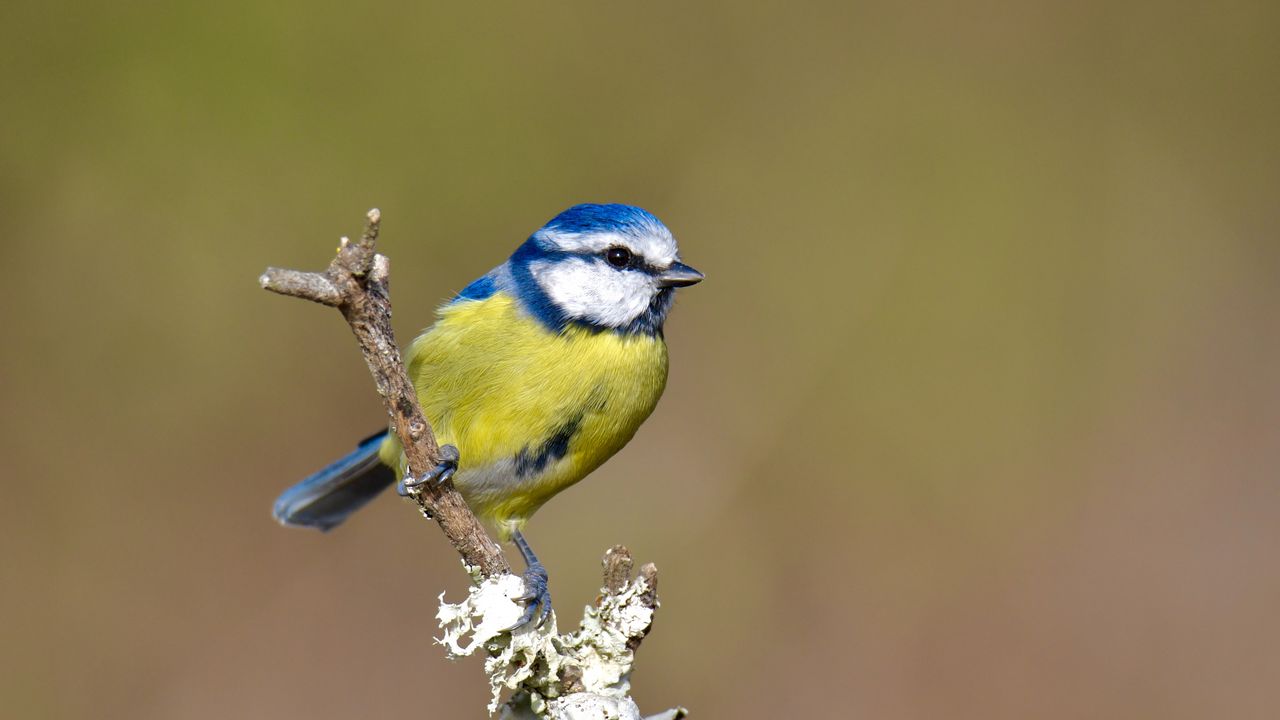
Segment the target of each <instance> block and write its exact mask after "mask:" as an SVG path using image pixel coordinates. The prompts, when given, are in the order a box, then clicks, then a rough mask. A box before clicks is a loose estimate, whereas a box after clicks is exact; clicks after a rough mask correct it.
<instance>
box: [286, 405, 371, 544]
mask: <svg viewBox="0 0 1280 720" xmlns="http://www.w3.org/2000/svg"><path fill="white" fill-rule="evenodd" d="M386 436H387V431H385V430H384V431H382V432H380V433H378V434H377V435H373V436H372V437H369V438H367V439H366V440H364V441H363V442H361V443H360V445H359V447H357V448H356V449H355V451H354V452H352V453H351V454H349V455H347V456H346V457H344V458H342V459H341V460H338V461H337V462H335V463H333V464H332V465H330V466H329V467H327V468H325V469H323V470H321V471H320V472H318V473H316V474H314V475H312V476H311V477H309V478H307V479H306V480H303V481H302V482H300V483H298V484H297V485H294V486H293V487H291V488H289V489H288V490H285V491H284V492H283V493H282V494H281V495H280V497H279V498H278V499H277V500H276V504H275V507H274V508H273V509H272V513H273V514H274V515H275V516H276V520H279V521H280V523H281V524H282V525H295V526H298V527H313V528H319V529H320V530H328V529H330V528H333V527H337V526H338V525H339V524H340V523H342V521H343V520H346V519H347V516H348V515H350V514H351V513H353V512H355V511H356V510H359V509H360V508H361V507H363V506H364V504H365V503H367V502H369V501H370V500H372V499H373V498H374V497H376V496H377V495H378V493H380V492H382V491H383V490H386V489H387V488H388V487H389V486H390V485H391V484H392V483H394V482H395V481H396V474H395V472H394V471H393V470H392V469H391V468H389V467H387V466H386V465H383V464H382V461H381V460H379V459H378V448H380V447H381V446H382V440H383V439H384V438H385V437H386Z"/></svg>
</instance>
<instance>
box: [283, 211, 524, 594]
mask: <svg viewBox="0 0 1280 720" xmlns="http://www.w3.org/2000/svg"><path fill="white" fill-rule="evenodd" d="M367 218H368V222H367V223H366V225H365V229H364V233H363V234H362V235H361V236H360V240H358V241H357V242H354V243H353V242H351V241H350V240H348V239H347V238H345V237H344V238H342V243H341V245H340V247H339V248H338V254H337V255H336V256H335V257H334V258H333V261H332V262H330V263H329V267H328V268H326V269H325V270H324V271H323V272H318V273H315V272H301V271H298V270H282V269H278V268H267V271H266V272H264V273H263V274H262V277H260V278H259V283H261V285H262V287H263V288H264V289H266V290H270V291H271V292H275V293H279V294H281V295H289V296H292V297H299V298H303V299H305V300H311V301H313V302H318V303H320V304H322V305H328V306H330V307H336V308H338V309H339V310H341V311H342V316H343V317H344V318H346V320H347V324H348V325H350V326H351V331H352V332H353V333H354V334H355V336H356V341H357V342H358V343H359V345H360V351H361V353H363V354H364V359H365V363H366V364H368V366H369V372H370V373H371V374H372V375H373V380H374V383H375V384H376V385H377V388H378V394H379V395H380V396H382V401H383V404H384V405H385V406H386V409H387V415H388V417H389V418H390V420H391V428H392V431H393V432H395V433H396V435H397V436H398V437H399V438H400V445H401V447H403V448H404V454H405V460H406V463H407V464H408V467H409V473H410V474H411V475H412V476H413V477H424V476H425V475H427V474H428V473H429V472H431V471H432V470H433V469H434V468H435V467H436V465H438V464H439V463H440V448H439V446H438V445H437V443H436V438H435V434H434V433H432V432H431V425H430V424H429V423H428V422H427V419H426V417H425V416H423V414H422V409H421V408H420V407H419V406H418V395H417V393H416V391H415V390H414V387H413V383H412V382H410V381H409V377H408V375H407V374H406V373H405V369H404V363H403V362H402V361H401V359H400V350H399V346H398V345H397V344H396V340H395V333H394V332H392V330H391V301H390V297H389V289H388V274H389V271H390V267H389V263H388V261H387V258H386V256H384V255H379V254H378V253H377V249H376V242H377V239H378V229H379V225H380V221H381V215H380V213H379V212H378V210H377V209H373V210H370V211H369V213H368V216H367ZM415 498H416V500H417V502H418V504H419V506H420V507H421V508H422V510H423V512H424V513H426V514H428V515H429V516H430V517H433V518H435V520H436V522H437V523H439V525H440V529H441V530H443V531H444V534H445V536H446V537H447V538H448V539H449V542H450V544H452V545H453V547H454V549H455V550H457V551H458V554H459V555H461V556H462V559H463V561H464V562H465V563H466V564H467V566H468V567H473V568H476V569H478V570H479V572H480V574H481V575H483V576H484V577H495V576H498V575H502V574H505V573H509V572H510V571H511V568H510V566H509V565H508V564H507V561H506V558H504V557H503V555H502V550H501V549H500V548H499V547H498V544H497V543H495V542H494V541H493V540H492V539H491V538H490V537H489V535H488V533H486V532H485V530H484V527H483V526H481V524H480V521H479V520H477V519H476V516H475V514H474V513H472V512H471V508H469V507H467V503H466V502H465V501H464V500H463V499H462V496H461V495H459V494H458V491H457V490H456V489H454V487H453V483H452V482H444V483H426V484H424V485H423V486H421V490H420V491H419V492H418V493H417V494H416V495H415Z"/></svg>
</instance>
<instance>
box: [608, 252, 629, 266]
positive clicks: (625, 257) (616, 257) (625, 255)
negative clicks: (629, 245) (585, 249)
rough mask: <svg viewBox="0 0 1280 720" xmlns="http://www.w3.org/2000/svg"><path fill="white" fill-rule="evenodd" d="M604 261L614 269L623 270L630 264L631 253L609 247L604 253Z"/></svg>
mask: <svg viewBox="0 0 1280 720" xmlns="http://www.w3.org/2000/svg"><path fill="white" fill-rule="evenodd" d="M604 259H605V260H608V261H609V264H610V265H612V266H614V267H616V268H624V267H626V266H627V265H628V264H629V263H630V262H631V251H630V250H628V249H626V248H623V247H611V248H609V250H608V251H606V252H605V254H604Z"/></svg>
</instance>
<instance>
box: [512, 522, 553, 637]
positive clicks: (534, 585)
mask: <svg viewBox="0 0 1280 720" xmlns="http://www.w3.org/2000/svg"><path fill="white" fill-rule="evenodd" d="M511 540H512V541H513V542H515V544H516V547H517V548H518V549H519V550H520V554H521V555H522V556H523V557H524V562H525V566H526V567H527V569H526V570H525V571H524V575H523V576H521V577H522V578H523V579H524V588H525V593H524V595H521V596H520V597H518V598H516V601H517V602H522V603H525V609H524V614H523V615H521V616H520V619H519V620H517V621H516V624H515V625H512V626H511V627H509V628H507V631H508V632H512V631H514V630H518V629H520V628H522V627H525V626H526V625H528V624H530V623H532V622H533V619H534V618H535V617H537V619H538V622H537V624H536V625H534V627H539V628H540V627H542V625H543V623H545V622H546V621H547V618H549V617H551V592H550V591H549V590H547V569H546V568H544V567H542V563H540V562H538V556H536V555H534V554H533V550H532V549H531V548H530V547H529V543H527V542H525V539H524V535H522V534H521V533H520V531H519V530H515V531H513V532H512V533H511Z"/></svg>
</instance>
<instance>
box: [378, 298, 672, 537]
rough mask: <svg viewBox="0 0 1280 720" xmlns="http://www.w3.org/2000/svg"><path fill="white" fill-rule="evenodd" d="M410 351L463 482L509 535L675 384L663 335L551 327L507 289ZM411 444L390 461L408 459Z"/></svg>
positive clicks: (464, 304)
mask: <svg viewBox="0 0 1280 720" xmlns="http://www.w3.org/2000/svg"><path fill="white" fill-rule="evenodd" d="M439 315H440V317H439V320H438V321H437V322H436V324H435V325H434V326H432V327H431V329H429V330H428V331H427V332H425V333H423V334H422V335H420V336H419V337H418V338H417V339H416V340H415V341H414V342H413V345H412V346H411V347H410V349H409V353H408V361H409V367H408V369H409V373H410V377H412V378H413V380H414V383H415V385H416V386H417V389H418V398H419V400H420V401H421V403H422V410H423V412H424V413H425V414H426V416H427V419H428V420H430V421H431V425H432V428H433V429H434V430H435V432H436V435H437V437H438V438H439V440H440V442H441V443H449V444H452V445H455V446H457V448H458V450H459V453H460V454H461V456H462V460H461V462H460V464H459V469H458V472H457V474H456V475H455V476H454V482H455V484H456V485H457V487H458V489H459V490H460V491H461V492H462V494H463V496H464V497H465V498H466V499H467V502H468V503H469V504H470V505H471V507H472V508H473V509H474V510H475V511H476V513H477V514H478V515H480V516H481V517H484V518H486V519H488V520H491V521H493V522H494V523H496V524H497V526H498V529H499V531H500V532H501V533H502V534H504V535H505V534H507V533H508V532H509V531H510V530H511V529H518V528H519V527H520V526H522V525H523V524H524V521H525V520H526V519H528V517H529V516H530V515H532V514H533V512H534V511H535V510H537V509H538V507H540V506H541V505H542V503H544V502H546V501H547V500H548V499H549V498H550V497H551V496H552V495H555V494H556V493H557V492H559V491H561V490H563V489H564V488H566V487H568V486H569V485H572V484H573V483H575V482H577V481H578V480H581V479H582V478H583V477H585V476H586V475H587V474H588V473H590V472H591V471H592V470H594V469H596V468H597V467H599V466H600V464H601V463H603V462H604V461H605V460H607V459H609V457H610V456H612V455H613V454H614V453H616V452H617V451H618V450H620V449H621V448H622V446H623V445H625V444H626V443H627V441H629V440H630V439H631V437H632V436H633V435H634V434H635V432H636V429H637V428H639V427H640V424H641V423H642V422H644V420H645V418H647V417H648V416H649V414H650V413H651V412H652V411H653V408H654V405H656V404H657V402H658V398H659V397H660V396H661V395H662V391H663V388H664V387H665V386H666V382H667V348H666V343H664V342H663V341H662V339H661V338H657V337H650V336H646V335H620V334H618V333H614V332H607V331H606V332H596V331H592V330H588V329H585V328H581V327H576V326H572V327H570V328H568V329H566V330H565V331H563V332H560V333H556V332H553V331H551V330H548V329H547V328H546V327H545V326H543V325H542V324H541V323H539V322H537V321H536V320H535V319H533V318H532V317H530V316H528V315H527V314H526V313H525V312H524V311H523V310H522V309H521V308H520V307H519V303H518V301H516V300H515V299H514V298H512V297H511V296H509V295H507V294H505V293H497V294H495V295H493V296H492V297H490V298H488V299H485V300H468V301H461V302H455V303H452V304H450V305H447V306H445V307H444V308H442V309H441V310H440V313H439ZM400 455H401V453H400V447H399V444H398V443H396V442H394V441H389V442H388V443H387V444H386V445H385V446H384V447H383V451H382V457H383V460H384V461H386V462H388V464H391V465H393V466H399V467H401V470H402V471H403V459H402V458H401V457H400Z"/></svg>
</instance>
